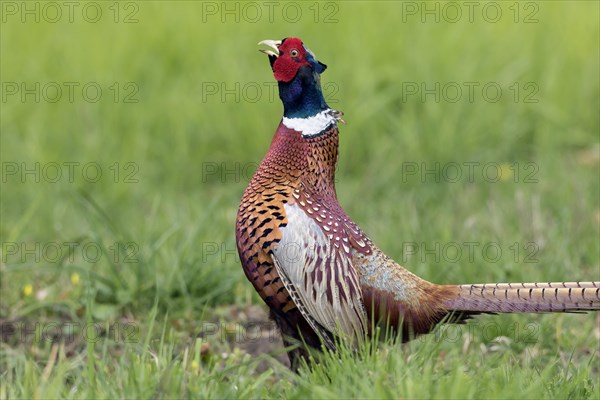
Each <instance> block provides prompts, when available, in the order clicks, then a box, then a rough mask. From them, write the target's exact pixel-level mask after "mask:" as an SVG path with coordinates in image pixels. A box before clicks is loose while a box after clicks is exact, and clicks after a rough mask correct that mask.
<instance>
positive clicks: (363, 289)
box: [236, 38, 600, 369]
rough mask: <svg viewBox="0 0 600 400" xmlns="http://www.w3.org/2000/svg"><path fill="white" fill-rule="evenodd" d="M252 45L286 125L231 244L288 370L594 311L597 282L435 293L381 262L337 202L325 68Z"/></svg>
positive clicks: (284, 50)
mask: <svg viewBox="0 0 600 400" xmlns="http://www.w3.org/2000/svg"><path fill="white" fill-rule="evenodd" d="M259 44H263V45H266V46H268V47H269V48H270V49H269V50H261V51H262V52H264V53H266V54H267V55H268V57H269V61H270V64H271V68H272V70H273V73H274V75H275V79H276V80H277V82H278V85H279V97H280V98H281V101H282V102H283V107H284V113H283V118H282V120H281V122H280V123H279V126H278V128H277V131H276V132H275V136H274V138H273V140H272V142H271V146H270V148H269V151H268V153H267V155H266V156H265V158H264V159H263V161H262V163H261V164H260V166H259V168H258V169H257V171H256V174H255V175H254V177H253V178H252V180H251V181H250V184H249V185H248V187H247V189H246V191H245V193H244V195H243V198H242V201H241V204H240V207H239V210H238V215H237V223H236V241H237V247H238V252H239V255H240V259H241V262H242V266H243V268H244V272H245V273H246V276H247V278H248V279H249V280H250V282H252V284H253V285H254V288H255V289H256V290H257V291H258V293H259V294H260V296H261V297H262V299H263V300H264V302H265V303H266V304H267V305H268V306H269V308H270V313H271V318H273V319H274V321H275V322H276V324H277V325H278V327H279V329H280V330H281V333H282V336H283V341H284V344H285V345H286V346H290V348H292V350H290V351H289V353H288V355H289V358H290V362H291V365H292V368H293V369H297V368H298V366H299V361H300V358H301V357H307V355H308V348H309V347H313V348H320V347H321V345H322V344H324V345H325V346H327V347H328V348H330V349H332V350H333V349H335V343H336V340H337V339H344V340H348V341H349V342H350V343H355V342H356V341H360V340H362V339H364V338H367V337H369V336H371V335H372V327H373V326H377V325H385V326H386V327H387V328H389V329H391V330H392V331H393V332H396V333H400V334H401V335H402V340H404V341H406V340H410V339H411V338H414V337H415V336H416V335H419V334H424V333H427V332H429V331H431V330H432V329H433V327H434V326H435V325H436V324H437V323H439V322H442V321H443V322H461V321H463V320H465V319H467V318H469V317H471V316H472V315H474V314H480V313H511V312H533V313H537V312H570V311H589V310H599V309H600V282H561V283H512V284H511V283H491V284H475V285H437V284H433V283H430V282H428V281H426V280H424V279H421V278H419V277H418V276H416V275H414V274H412V273H411V272H409V271H408V270H406V269H405V268H403V267H402V266H400V265H399V264H397V263H396V262H395V261H394V260H392V259H391V258H389V257H388V256H386V255H385V254H384V253H383V252H382V251H381V250H380V249H379V248H378V247H377V246H376V245H375V244H374V243H373V242H371V240H369V238H368V237H367V236H366V235H365V234H364V233H363V231H362V230H361V229H360V228H359V227H358V226H357V225H356V224H355V223H354V222H352V220H351V219H350V218H349V217H348V215H347V214H346V213H345V211H344V210H343V209H342V207H341V206H340V204H339V203H338V200H337V196H336V191H335V184H334V183H335V169H336V164H337V160H338V128H337V122H338V121H342V119H341V116H342V113H341V112H338V111H335V110H333V109H331V108H329V107H328V105H327V103H326V102H325V99H324V97H323V93H322V91H321V83H320V74H321V73H323V71H325V69H326V68H327V67H326V65H325V64H323V63H321V62H319V61H318V60H317V59H316V57H315V55H314V54H313V53H312V52H311V51H310V50H309V49H308V48H306V47H305V46H304V45H303V43H302V41H301V40H300V39H298V38H287V39H283V40H281V41H274V40H265V41H262V42H260V43H259ZM294 345H295V347H294ZM307 360H308V358H307Z"/></svg>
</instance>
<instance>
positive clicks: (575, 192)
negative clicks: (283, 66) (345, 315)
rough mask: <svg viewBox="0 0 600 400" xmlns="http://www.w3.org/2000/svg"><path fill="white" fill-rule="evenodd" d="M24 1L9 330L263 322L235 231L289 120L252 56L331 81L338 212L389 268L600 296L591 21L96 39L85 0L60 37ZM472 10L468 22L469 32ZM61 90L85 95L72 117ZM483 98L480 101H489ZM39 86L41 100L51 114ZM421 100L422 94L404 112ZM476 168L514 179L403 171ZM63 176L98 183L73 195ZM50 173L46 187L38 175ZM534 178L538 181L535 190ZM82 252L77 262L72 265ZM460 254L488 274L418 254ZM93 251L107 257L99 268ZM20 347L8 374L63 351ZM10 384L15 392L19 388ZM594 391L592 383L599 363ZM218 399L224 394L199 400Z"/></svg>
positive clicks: (526, 19) (595, 61) (143, 17)
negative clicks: (243, 318)
mask: <svg viewBox="0 0 600 400" xmlns="http://www.w3.org/2000/svg"><path fill="white" fill-rule="evenodd" d="M6 3H9V4H11V5H14V6H15V7H17V11H16V14H14V15H13V9H12V8H6ZM22 4H24V3H19V2H5V3H4V5H3V18H4V20H3V24H2V31H1V33H2V35H1V39H0V48H1V55H2V57H1V58H2V61H1V75H2V77H1V79H2V85H3V86H2V110H1V111H0V116H1V122H0V123H1V130H2V146H1V149H0V155H1V157H2V163H3V164H2V166H3V172H2V197H1V202H0V212H1V215H2V218H1V219H2V221H1V227H0V236H1V238H2V242H3V247H2V264H1V272H2V299H1V303H0V318H1V319H2V320H3V321H17V320H23V319H24V320H31V321H38V320H53V319H56V318H59V319H60V320H63V319H66V320H93V321H98V322H101V323H111V322H114V321H117V320H120V319H122V318H129V319H131V320H135V321H137V323H139V324H140V326H141V327H142V328H143V329H142V331H145V330H146V329H148V331H152V329H150V328H149V327H148V324H150V325H151V322H152V321H154V320H153V319H152V318H150V317H149V316H148V314H149V312H150V310H151V309H153V305H154V304H156V307H155V308H154V310H155V311H156V312H157V313H158V317H156V316H155V317H153V318H157V320H158V321H161V322H162V321H163V320H164V321H169V324H168V325H169V326H171V325H173V321H179V322H178V323H181V321H184V322H183V326H186V327H187V326H189V327H188V328H180V329H179V328H177V327H178V326H179V325H177V326H176V327H175V328H174V329H176V330H177V329H179V330H180V331H181V332H182V336H183V337H185V336H190V337H193V336H194V335H195V334H196V333H197V323H198V322H197V321H199V320H201V318H202V317H201V316H202V315H205V313H209V314H210V313H211V310H214V308H215V307H218V306H223V305H230V304H235V305H238V306H246V305H248V304H250V303H257V304H258V303H260V302H259V301H258V299H257V297H256V295H255V294H254V293H253V290H252V288H251V285H250V284H249V283H248V282H247V281H246V279H245V277H244V275H243V273H242V270H241V268H240V265H239V261H238V259H237V255H236V251H235V240H234V221H235V213H236V210H237V205H238V202H239V199H240V197H241V194H242V192H243V190H244V188H245V185H246V184H247V182H248V180H249V179H250V177H251V173H252V171H253V170H254V169H255V167H256V165H257V163H258V162H259V161H260V159H261V158H262V156H263V155H264V153H265V152H266V150H267V148H268V145H269V142H270V139H271V136H272V134H273V132H274V129H275V127H276V125H277V123H278V121H279V118H280V117H281V113H282V107H281V105H280V103H279V99H278V98H277V95H276V90H275V85H274V84H273V78H272V74H271V71H270V68H269V65H268V62H267V59H266V57H265V56H264V55H262V54H260V53H258V51H257V49H258V48H257V46H256V43H257V42H258V41H259V40H263V39H280V38H283V37H289V36H299V37H301V38H302V39H303V41H304V43H305V44H306V45H307V46H308V47H309V48H310V49H311V50H313V51H314V52H315V53H316V55H317V56H318V58H319V60H320V61H322V62H324V63H326V64H327V65H328V66H329V68H328V70H327V71H326V72H325V73H324V75H323V77H322V80H323V84H324V85H325V88H326V90H325V92H326V96H327V98H328V100H329V102H330V105H331V106H332V107H333V108H336V109H340V110H343V111H344V113H345V115H346V120H347V122H348V124H347V125H346V126H342V128H341V156H340V164H339V170H338V184H337V187H338V195H339V198H340V202H341V204H342V205H343V206H344V207H345V208H346V210H347V212H348V214H349V215H350V216H352V218H353V219H354V220H355V221H356V222H357V223H358V224H359V225H360V226H361V227H362V228H363V229H364V230H365V231H366V232H367V233H368V234H369V235H370V237H371V238H372V239H373V240H374V241H375V242H376V243H378V245H379V246H380V247H381V248H382V249H383V250H384V251H386V252H387V253H388V254H389V255H390V256H392V257H394V258H395V259H397V260H399V261H401V262H402V263H403V264H405V265H406V266H407V267H409V268H410V269H411V270H412V271H413V272H415V273H417V274H419V275H421V276H423V277H424V278H426V279H429V280H433V281H435V282H446V283H466V282H486V281H489V282H492V281H521V280H524V281H534V280H541V281H549V280H552V281H564V280H576V279H584V280H600V270H599V268H600V265H599V261H598V260H599V259H600V250H599V247H598V238H599V236H600V234H599V226H600V207H599V201H600V197H599V190H598V172H599V170H598V168H599V159H600V143H599V135H598V133H599V131H600V121H599V116H598V110H599V109H600V96H599V87H600V85H599V71H600V66H599V50H598V36H599V34H600V31H599V27H598V12H599V6H598V3H597V2H584V1H577V2H566V1H557V2H519V3H517V2H500V3H494V4H496V5H497V7H499V9H500V11H501V13H502V14H501V17H500V18H499V20H498V21H497V22H490V18H492V19H494V15H495V14H494V11H495V9H487V8H485V7H486V4H487V3H477V6H476V8H475V9H474V13H473V18H472V22H471V21H470V19H471V18H470V16H469V11H468V10H469V9H468V7H467V6H465V5H464V4H463V3H450V5H449V3H444V2H441V3H438V2H430V3H427V4H426V3H422V2H364V1H353V2H322V3H316V2H296V3H285V2H281V3H280V2H276V5H275V6H274V9H272V14H269V7H270V6H268V5H266V4H265V3H263V2H252V3H237V2H232V3H228V5H227V6H226V5H225V3H221V2H183V1H182V2H164V1H157V2H125V3H111V2H100V3H97V4H98V5H99V7H100V10H101V12H102V16H101V18H100V19H99V21H98V22H95V23H90V22H88V21H86V19H85V18H84V17H83V16H82V14H81V11H82V10H83V9H84V7H85V4H87V3H81V4H80V5H79V6H77V8H75V12H74V14H73V22H70V21H69V18H68V12H67V9H66V8H63V9H62V13H63V16H62V18H60V20H59V21H58V22H49V21H48V19H52V18H53V16H54V13H53V12H52V10H51V9H45V8H44V7H45V5H46V4H47V3H44V2H40V3H35V4H38V7H39V17H40V21H39V22H36V21H35V20H34V18H33V17H32V16H31V15H29V16H27V15H25V16H23V15H21V12H22V10H21V9H20V8H21V7H24V6H23V5H22ZM31 4H34V3H31ZM78 4H79V3H78ZM248 4H250V5H248ZM456 4H458V6H459V7H460V10H461V13H462V16H461V17H460V18H458V20H457V21H456V22H451V21H450V19H454V15H455V14H454V9H455V5H456ZM31 7H32V8H33V7H34V5H31ZM225 7H228V8H225ZM426 7H428V8H427V9H433V10H435V9H436V8H435V7H438V8H437V9H438V10H439V12H437V14H436V12H435V11H434V14H427V13H426V12H425V11H426ZM448 7H450V8H448ZM452 7H454V8H452ZM484 9H485V10H486V11H485V12H484ZM44 10H45V11H44ZM226 10H233V11H231V12H229V13H228V12H226ZM236 10H237V11H236ZM256 10H259V11H260V13H261V15H260V16H259V17H258V16H257V14H255V11H256ZM284 10H285V11H284ZM92 11H93V10H92ZM117 11H118V14H116V12H117ZM298 11H299V14H298ZM45 12H46V14H44V13H45ZM90 14H91V15H93V14H94V13H93V12H91V11H90ZM490 16H491V17H490ZM436 18H437V19H438V20H439V22H438V21H436ZM23 19H24V22H23ZM296 19H297V22H292V21H296ZM115 21H117V22H115ZM126 21H128V22H129V23H125V22H126ZM52 82H56V83H57V84H58V86H60V87H61V88H62V90H63V92H62V95H61V96H60V97H58V98H57V101H56V102H52V101H47V100H46V99H47V98H52V99H53V98H55V94H54V93H55V92H54V91H53V88H54V86H53V84H50V86H48V83H52ZM65 82H74V83H75V84H77V85H78V86H76V87H75V90H74V97H73V101H70V99H69V97H68V91H67V86H66V85H65ZM436 82H439V84H440V88H443V87H448V86H447V85H448V84H449V83H450V85H451V86H452V85H454V84H456V85H458V86H459V87H461V88H462V89H463V92H462V96H461V97H460V98H459V99H458V101H455V102H454V101H453V100H452V99H454V97H455V96H454V92H452V91H448V92H443V91H440V92H438V93H439V94H440V100H439V101H436V100H435V98H434V96H433V95H426V94H424V93H423V90H422V87H421V85H422V84H424V85H426V87H427V88H433V87H435V85H436ZM465 82H475V83H476V84H477V85H478V86H476V87H475V90H474V97H473V101H470V99H469V98H468V96H467V94H468V93H467V86H465ZM23 83H24V84H25V85H26V87H28V88H35V85H36V83H39V85H40V90H39V92H38V93H39V95H40V101H39V102H36V100H35V95H34V94H28V95H23V93H22V87H21V84H23ZM86 83H93V85H94V86H96V87H97V86H99V87H100V88H101V89H102V96H101V97H100V98H99V100H98V101H97V102H91V101H88V100H86V99H85V97H84V95H83V94H82V88H83V86H84V85H86ZM488 83H493V84H494V85H498V86H499V87H500V88H501V89H502V96H501V98H500V99H499V100H498V101H496V102H492V101H490V100H486V98H485V97H484V95H483V94H482V87H483V86H484V85H486V84H488ZM115 84H116V86H115ZM527 84H530V85H529V86H526V85H527ZM15 85H16V87H17V88H18V89H17V93H14V94H13V93H12V91H14V89H15ZM414 85H416V87H418V88H419V92H418V93H417V94H415V95H409V94H407V90H406V89H407V88H409V87H411V88H413V87H414ZM445 85H446V86H445ZM515 85H517V86H515ZM44 87H46V88H47V90H48V91H47V92H44V89H43V88H44ZM515 87H518V88H519V92H518V94H517V97H516V98H515V89H514V88H515ZM257 88H258V89H260V91H258V92H257V91H256V89H257ZM117 89H118V91H117ZM450 89H452V88H451V87H449V90H450ZM215 90H216V93H215ZM90 93H91V96H93V95H94V91H93V90H90V92H88V94H90ZM489 93H493V91H490V92H489ZM528 95H529V96H530V97H528ZM530 100H535V102H529V101H530ZM129 101H134V102H129ZM469 162H479V163H481V164H486V163H495V164H498V165H502V167H503V171H504V172H505V173H506V174H507V175H505V179H502V180H500V181H498V182H490V181H489V180H486V179H483V178H482V177H481V171H482V170H481V169H480V168H479V169H478V168H476V169H475V179H474V181H473V182H469V181H468V179H466V178H465V173H466V168H465V169H463V177H462V179H460V180H459V181H458V182H448V181H447V180H444V179H443V177H442V179H441V182H436V181H435V179H434V178H433V177H432V176H431V175H428V176H427V177H426V179H420V178H419V176H418V175H417V176H408V175H406V174H404V173H403V171H404V172H405V170H404V169H405V168H406V167H407V165H408V164H407V163H417V164H416V165H419V166H420V165H421V163H424V165H425V166H426V167H427V168H432V167H433V166H435V165H436V163H439V165H441V166H445V165H448V163H458V164H459V165H461V166H464V163H469ZM36 163H39V164H36ZM50 163H58V164H59V165H62V167H61V172H62V177H61V178H60V179H57V181H56V182H51V180H52V179H48V177H53V176H54V173H53V170H52V171H51V170H49V169H46V170H45V171H46V172H47V174H46V175H44V168H49V165H51V164H50ZM64 163H80V164H79V165H78V166H75V167H74V170H73V171H74V179H73V180H70V179H68V176H67V174H68V167H66V166H65V164H64ZM89 163H96V164H93V165H96V166H99V168H100V169H101V171H102V176H101V177H99V179H98V180H97V181H96V182H92V181H91V179H90V176H92V177H93V176H94V175H95V173H94V171H95V170H94V169H91V170H86V171H84V170H83V168H82V167H83V166H84V165H89ZM36 165H39V168H40V170H39V171H40V172H39V173H35V172H34V173H32V174H29V175H25V176H23V175H22V174H21V173H22V171H23V169H24V168H28V169H31V168H35V166H36ZM52 165H53V164H52ZM411 165H414V164H411ZM532 165H533V166H534V167H531V166H532ZM511 166H513V168H514V166H517V167H516V168H517V170H518V171H519V175H518V176H514V175H511V169H510V168H511ZM530 167H531V168H535V169H534V170H532V169H527V168H530ZM14 168H16V169H17V172H16V173H15V174H12V172H11V171H13V169H14ZM532 171H533V172H534V176H533V178H534V179H535V180H536V182H533V183H532V182H526V180H525V178H526V176H527V175H528V174H529V173H531V172H532ZM86 172H87V173H89V175H85V176H84V174H85V173H86ZM117 172H118V175H116V174H117ZM490 174H491V175H493V170H491V172H490ZM36 178H37V179H36ZM67 242H69V243H71V242H73V243H78V245H77V246H76V250H75V251H74V252H73V254H72V255H71V254H70V253H68V252H67V247H66V246H65V245H64V243H67ZM407 242H416V243H417V244H419V249H420V251H419V252H418V254H417V255H415V256H410V255H408V254H406V243H407ZM465 242H477V243H479V245H478V247H476V251H475V253H474V259H469V257H467V255H466V254H463V255H462V256H461V257H459V260H458V261H457V262H450V260H449V257H444V256H443V255H444V254H441V255H442V256H441V257H439V259H437V260H436V259H435V257H434V256H431V255H430V256H427V255H426V253H425V252H424V251H423V249H424V246H426V248H429V249H431V248H435V246H436V243H437V244H438V245H441V246H442V247H443V246H444V245H445V244H448V243H459V244H462V243H465ZM490 242H494V243H499V245H500V247H501V249H502V251H503V254H502V256H501V257H500V258H499V259H498V260H496V261H495V262H492V263H490V262H489V260H486V258H485V256H484V254H483V253H482V251H481V249H482V246H483V245H484V244H486V243H490ZM514 243H518V247H519V248H520V249H521V251H520V253H519V256H518V257H517V259H516V260H515V259H514V258H515V257H514V251H513V250H511V249H510V246H511V245H513V244H514ZM530 243H533V244H534V248H535V257H534V260H535V262H532V263H527V262H525V260H524V258H525V255H526V254H527V253H528V250H531V249H532V248H531V247H529V248H525V246H527V245H529V244H530ZM52 244H58V245H59V248H60V250H61V251H62V254H61V255H62V257H59V258H60V259H56V257H55V256H54V253H52V250H54V248H52ZM86 244H87V246H88V247H89V246H91V247H93V248H94V249H95V248H97V247H100V248H101V249H102V256H101V257H99V258H98V260H97V261H91V260H90V255H89V254H87V253H85V252H83V251H82V248H83V246H85V245H86ZM15 246H16V248H15ZM36 246H38V247H36ZM49 246H50V247H49ZM27 249H34V250H33V253H27ZM45 249H46V250H47V251H48V252H49V253H45V251H46V250H45ZM92 250H93V249H92ZM463 251H466V250H465V247H463ZM437 254H438V255H440V252H439V251H438V252H437ZM91 258H92V259H94V258H95V257H94V256H93V255H92V256H91ZM450 258H453V257H450ZM131 261H135V262H131ZM92 304H93V306H91V305H92ZM207 306H208V307H207ZM529 320H532V317H524V316H507V317H502V318H500V321H505V322H506V323H507V324H508V323H512V322H517V323H525V322H527V321H529ZM533 320H534V321H536V322H537V323H540V324H542V325H541V327H542V328H541V329H540V332H544V331H549V332H550V335H554V336H553V337H554V340H550V341H549V342H548V343H546V344H547V345H548V346H549V349H550V350H549V351H550V352H551V353H552V352H553V351H556V348H557V347H559V344H560V343H564V340H565V339H564V337H565V336H569V335H579V336H575V337H576V339H574V342H573V346H572V347H568V348H565V349H566V350H567V351H571V350H574V349H588V348H589V347H590V346H596V347H597V345H598V340H597V339H594V338H593V337H591V336H590V333H589V332H591V331H592V330H593V329H594V326H595V323H594V316H591V315H588V316H546V317H543V318H541V319H540V318H538V317H533ZM165 323H166V322H165ZM554 326H559V327H560V329H559V328H557V331H556V332H555V333H552V332H553V327H554ZM596 329H597V327H596ZM152 332H153V331H152ZM159 333H160V332H159ZM159 337H160V335H159ZM154 338H155V337H154V336H153V337H152V339H154ZM560 338H562V339H561V340H562V342H561V341H559V339H560ZM537 339H538V341H539V342H540V343H542V346H543V345H544V340H548V338H546V339H544V338H543V337H542V335H541V333H540V336H538V337H537ZM569 343H570V342H569ZM6 346H7V345H4V347H3V349H4V350H3V351H4V353H3V362H7V359H8V358H9V355H11V357H13V356H14V354H15V353H14V352H15V351H16V352H17V354H20V357H22V358H19V357H17V359H22V360H25V361H23V362H24V364H22V365H29V364H27V362H33V363H34V364H32V365H37V364H35V363H36V362H38V361H40V360H46V359H47V357H48V356H47V354H48V351H49V349H48V348H46V349H45V350H44V351H42V353H41V354H42V355H39V354H38V353H36V352H33V353H32V349H31V348H29V347H27V346H24V347H19V345H18V344H15V343H10V346H9V347H8V348H10V351H8V350H6V349H7V347H6ZM40 347H43V346H40ZM192 348H193V347H192ZM15 349H16V350H15ZM88 355H89V354H88ZM105 359H106V358H105ZM457 362H460V357H459V358H457ZM457 365H460V364H457ZM5 368H6V370H8V371H12V372H10V373H5V374H3V376H2V377H3V379H7V380H9V381H10V378H11V377H12V376H16V375H11V374H14V373H15V371H17V369H14V368H16V367H14V368H13V366H12V364H10V363H9V364H7V365H5ZM11 368H12V369H11ZM19 368H20V367H19ZM23 368H25V367H23ZM32 368H35V367H32ZM40 368H41V367H40ZM594 371H595V372H594ZM592 373H595V374H596V375H594V376H595V378H596V379H597V378H598V358H597V357H596V358H595V367H594V368H593V369H592ZM32 374H33V375H35V373H32ZM309 378H310V377H309ZM415 379H418V374H417V376H415ZM257 382H258V381H257ZM308 382H310V380H309V381H308ZM523 384H527V381H526V380H525V381H524V382H523ZM28 385H29V386H28ZM30 385H31V381H27V382H25V383H22V386H24V387H30ZM384 386H385V385H384ZM308 387H310V385H309V386H308ZM385 387H387V386H385ZM280 389H281V388H279V389H277V390H280ZM305 389H306V388H304V389H303V390H305ZM57 390H58V392H57V393H63V392H62V390H64V388H63V387H59V389H57ZM281 390H283V389H281ZM497 390H499V391H500V392H498V393H501V389H500V388H497ZM594 390H595V393H598V387H597V386H596V387H595V389H594ZM8 393H12V394H13V395H17V396H18V395H19V393H20V394H21V395H22V394H23V393H30V392H28V391H27V390H23V391H22V392H21V391H18V390H15V391H14V392H8ZM116 393H117V394H121V395H122V394H123V393H124V392H118V391H117V392H116ZM136 393H137V394H140V393H138V392H136ZM192 393H196V392H193V391H192ZM215 393H223V392H219V391H218V390H217V391H215V392H210V391H209V392H207V393H205V395H214V394H215ZM252 393H254V395H255V396H256V395H259V394H257V393H260V395H264V393H262V392H256V393H255V392H252ZM276 393H278V392H276ZM300 393H304V394H305V395H306V394H307V393H306V392H302V391H301V392H300ZM316 393H320V394H321V395H322V396H327V392H316ZM358 393H363V392H358ZM407 393H408V392H407ZM411 393H414V392H411ZM456 393H457V394H458V393H459V392H456ZM460 393H461V395H465V393H462V392H460ZM517 393H518V392H517ZM5 394H6V393H5ZM113 394H114V393H113ZM313 394H315V393H313ZM363 394H364V393H363ZM381 394H382V395H386V394H387V392H385V391H384V392H381ZM417 394H418V392H417ZM237 395H239V393H237ZM471 395H474V394H473V393H471ZM584 395H585V393H584ZM13 397H14V396H13ZM584 397H585V396H584Z"/></svg>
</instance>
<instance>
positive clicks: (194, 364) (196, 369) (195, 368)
mask: <svg viewBox="0 0 600 400" xmlns="http://www.w3.org/2000/svg"><path fill="white" fill-rule="evenodd" d="M190 367H192V371H195V372H197V371H198V369H200V364H198V361H196V360H194V361H192V365H190Z"/></svg>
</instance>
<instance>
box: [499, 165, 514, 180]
mask: <svg viewBox="0 0 600 400" xmlns="http://www.w3.org/2000/svg"><path fill="white" fill-rule="evenodd" d="M512 178H513V170H512V166H511V165H510V164H508V163H502V164H500V180H501V181H502V182H507V181H509V180H511V179H512Z"/></svg>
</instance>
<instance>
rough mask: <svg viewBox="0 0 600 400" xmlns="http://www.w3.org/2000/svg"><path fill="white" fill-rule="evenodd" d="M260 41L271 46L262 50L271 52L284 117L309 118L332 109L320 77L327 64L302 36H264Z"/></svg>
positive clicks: (270, 60)
mask: <svg viewBox="0 0 600 400" xmlns="http://www.w3.org/2000/svg"><path fill="white" fill-rule="evenodd" d="M259 44H264V45H266V46H268V47H270V49H269V50H261V51H262V52H263V53H265V54H267V55H268V56H269V62H270V63H271V68H272V69H273V74H274V76H275V79H276V80H277V82H278V84H279V97H280V98H281V101H282V102H283V108H284V112H283V115H284V117H287V118H307V117H311V116H314V115H317V114H318V113H320V112H322V111H325V110H327V109H329V107H328V106H327V103H326V102H325V99H324V98H323V92H322V90H321V79H320V75H321V74H322V73H323V71H325V69H326V68H327V66H326V65H325V64H323V63H322V62H320V61H318V60H317V58H316V56H315V54H314V53H313V52H312V51H310V50H309V49H308V48H306V47H304V44H303V43H302V40H300V39H298V38H286V39H283V40H280V41H279V40H263V41H262V42H260V43H259Z"/></svg>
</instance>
